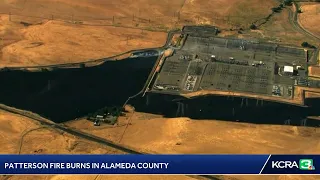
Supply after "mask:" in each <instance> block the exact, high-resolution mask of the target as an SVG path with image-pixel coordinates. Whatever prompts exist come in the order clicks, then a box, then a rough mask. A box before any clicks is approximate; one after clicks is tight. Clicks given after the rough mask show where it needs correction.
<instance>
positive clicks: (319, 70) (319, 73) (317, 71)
mask: <svg viewBox="0 0 320 180" xmlns="http://www.w3.org/2000/svg"><path fill="white" fill-rule="evenodd" d="M308 71H309V76H311V77H316V78H320V66H309V67H308Z"/></svg>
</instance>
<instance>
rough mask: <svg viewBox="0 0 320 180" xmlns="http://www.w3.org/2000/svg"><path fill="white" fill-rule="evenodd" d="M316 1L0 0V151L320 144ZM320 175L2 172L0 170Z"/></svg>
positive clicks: (247, 149)
mask: <svg viewBox="0 0 320 180" xmlns="http://www.w3.org/2000/svg"><path fill="white" fill-rule="evenodd" d="M319 22H320V2H319V1H312V0H310V1H299V0H297V1H291V0H284V1H282V0H263V1H261V0H228V1H227V0H175V1H168V0H162V1H156V0H136V1H131V0H118V1H104V0H77V1H76V0H32V1H31V0H30V1H28V0H4V1H1V2H0V48H1V56H0V82H1V84H2V85H1V88H0V125H1V127H0V132H1V133H0V135H1V137H2V138H1V139H0V142H1V145H2V148H1V149H0V152H1V154H320V111H319V108H320V24H319ZM125 178H126V179H146V180H149V179H150V180H157V179H159V180H160V179H177V180H180V179H181V180H182V179H187V180H189V179H218V180H220V179H221V180H254V179H257V178H259V179H266V180H289V179H292V180H295V179H307V180H308V179H310V180H316V179H318V178H319V176H290V175H272V176H259V177H258V176H246V175H245V176H222V175H219V176H210V177H208V176H150V175H145V176H137V175H135V176H120V175H119V176H118V175H117V176H116V175H114V176H113V175H112V176H103V175H94V176H93V175H92V176H91V175H77V176H73V175H68V176H66V175H52V176H51V175H50V176H49V175H45V176H35V175H32V176H15V175H7V176H6V175H3V176H0V179H3V180H5V179H6V180H7V179H10V180H14V179H52V180H62V179H63V180H64V179H66V180H67V179H88V180H91V179H92V180H95V179H119V180H121V179H125Z"/></svg>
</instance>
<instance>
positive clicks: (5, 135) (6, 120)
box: [0, 111, 119, 154]
mask: <svg viewBox="0 0 320 180" xmlns="http://www.w3.org/2000/svg"><path fill="white" fill-rule="evenodd" d="M0 126H1V134H0V136H1V138H0V143H1V148H0V154H16V153H18V152H19V148H20V141H21V140H22V146H21V154H79V153H81V154H118V153H119V152H117V151H115V150H114V149H111V148H108V147H106V146H102V145H99V144H96V143H92V142H88V141H86V140H83V139H79V138H77V137H74V136H71V135H69V134H65V133H63V132H61V131H57V130H54V129H50V128H41V129H38V128H40V127H43V126H42V125H40V124H39V123H36V122H34V121H32V120H31V119H28V118H25V117H23V116H19V115H14V114H11V113H7V112H5V111H0ZM31 130H34V131H31ZM24 134H25V135H24ZM23 135H24V137H23V139H22V136H23ZM89 147H90V148H89Z"/></svg>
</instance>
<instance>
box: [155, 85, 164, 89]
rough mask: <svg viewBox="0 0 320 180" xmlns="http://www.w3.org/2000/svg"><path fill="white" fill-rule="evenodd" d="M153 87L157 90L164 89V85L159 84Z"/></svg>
mask: <svg viewBox="0 0 320 180" xmlns="http://www.w3.org/2000/svg"><path fill="white" fill-rule="evenodd" d="M154 88H155V89H158V90H164V87H163V86H159V85H155V86H154Z"/></svg>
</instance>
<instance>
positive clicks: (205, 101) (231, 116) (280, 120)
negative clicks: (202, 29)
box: [130, 94, 320, 127]
mask: <svg viewBox="0 0 320 180" xmlns="http://www.w3.org/2000/svg"><path fill="white" fill-rule="evenodd" d="M148 96H149V104H148V105H146V103H147V96H145V97H143V98H136V99H134V100H132V101H130V104H132V105H133V106H134V107H135V109H136V111H140V112H148V113H152V114H161V115H164V116H165V117H182V116H183V117H190V118H192V119H196V120H202V119H217V120H224V121H234V122H236V121H238V122H248V123H255V124H275V125H283V124H290V125H303V126H311V127H317V126H319V125H320V121H316V120H310V119H307V116H310V115H313V116H319V115H320V111H319V110H318V109H319V107H320V106H319V102H320V101H317V100H315V101H316V102H310V101H309V102H308V103H312V105H313V106H312V108H306V107H298V106H292V105H287V104H280V103H275V102H268V101H257V100H254V99H248V101H247V100H246V99H244V100H242V98H236V97H234V98H232V97H222V96H202V97H197V98H192V99H186V98H183V97H179V96H173V95H159V94H148ZM178 102H180V103H183V106H184V108H182V105H181V104H180V109H179V105H178V104H179V103H178ZM182 109H184V110H182ZM305 119H307V121H305ZM288 120H290V121H288Z"/></svg>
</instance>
